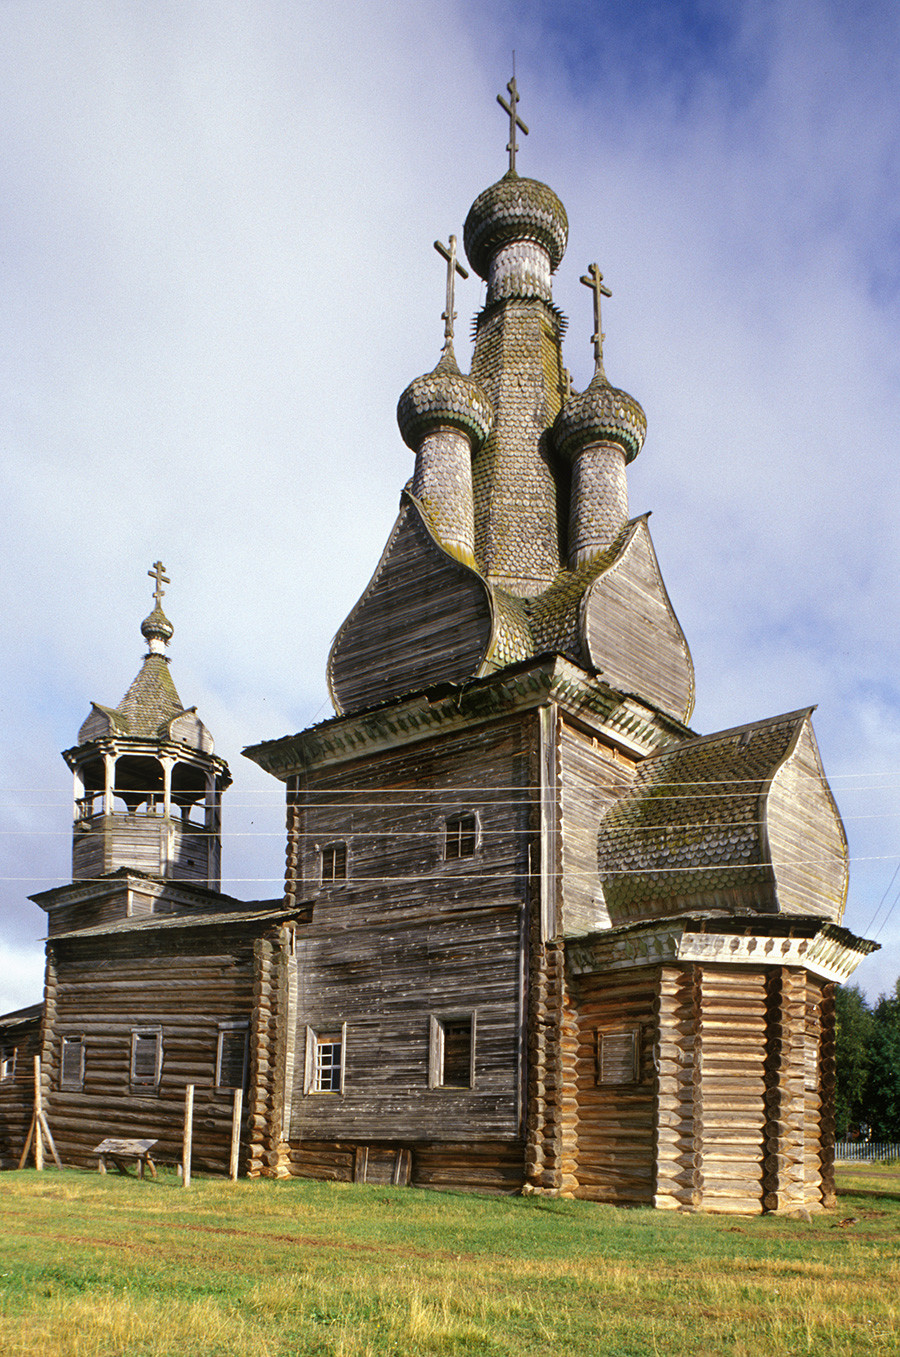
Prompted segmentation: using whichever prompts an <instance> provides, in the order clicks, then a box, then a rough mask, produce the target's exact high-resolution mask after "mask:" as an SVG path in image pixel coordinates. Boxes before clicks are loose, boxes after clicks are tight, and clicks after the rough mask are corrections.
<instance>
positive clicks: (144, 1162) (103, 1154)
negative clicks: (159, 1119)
mask: <svg viewBox="0 0 900 1357" xmlns="http://www.w3.org/2000/svg"><path fill="white" fill-rule="evenodd" d="M155 1144H156V1141H155V1140H115V1139H108V1140H103V1141H101V1142H100V1144H99V1145H98V1146H97V1148H96V1149H95V1150H92V1152H91V1153H92V1154H98V1155H99V1156H100V1161H99V1163H98V1164H97V1172H98V1173H105V1172H106V1165H107V1160H109V1159H111V1160H112V1162H113V1163H114V1164H115V1166H116V1168H117V1169H118V1170H119V1172H120V1173H127V1172H128V1169H127V1167H126V1166H125V1164H124V1163H123V1162H122V1161H123V1160H125V1159H136V1160H137V1173H138V1177H139V1178H143V1176H144V1169H145V1167H146V1168H148V1169H149V1170H150V1176H151V1177H152V1178H155V1177H156V1165H155V1164H154V1162H153V1160H152V1159H151V1158H150V1151H151V1150H152V1148H153V1146H154V1145H155Z"/></svg>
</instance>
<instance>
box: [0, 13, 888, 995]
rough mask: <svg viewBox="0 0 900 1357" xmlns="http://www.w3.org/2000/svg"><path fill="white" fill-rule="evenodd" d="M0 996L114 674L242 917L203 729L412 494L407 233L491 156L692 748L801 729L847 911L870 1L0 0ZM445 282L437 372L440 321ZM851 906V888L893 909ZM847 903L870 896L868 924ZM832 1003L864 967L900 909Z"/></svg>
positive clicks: (872, 331)
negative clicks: (596, 286) (525, 233)
mask: <svg viewBox="0 0 900 1357" xmlns="http://www.w3.org/2000/svg"><path fill="white" fill-rule="evenodd" d="M0 36H2V41H0V176H2V179H0V182H2V193H0V247H2V256H0V257H2V259H3V270H4V276H3V287H2V289H0V437H2V449H3V455H2V459H0V494H2V497H3V502H4V504H5V505H6V506H7V518H8V527H7V531H6V533H5V535H4V543H3V547H2V549H0V551H2V557H0V564H2V575H0V590H2V607H3V616H4V619H5V621H6V630H5V645H4V650H5V664H4V665H3V668H2V676H0V703H2V712H3V717H4V720H5V727H6V734H5V739H4V741H3V743H2V750H0V817H2V823H0V828H2V835H0V842H2V845H3V849H2V853H3V856H2V862H0V876H2V878H3V879H2V882H0V1011H2V1010H4V1009H7V1008H12V1007H14V1006H16V1005H18V1004H24V1003H27V1002H29V1001H31V1000H33V999H35V998H37V997H38V995H39V992H40V984H41V955H42V949H41V947H40V945H39V943H38V942H37V941H36V940H37V939H38V938H39V937H40V935H41V932H42V929H43V923H44V916H43V915H42V913H41V912H40V911H39V910H37V909H36V908H35V907H34V906H32V905H29V904H28V903H27V900H26V897H27V895H28V894H29V893H31V892H32V891H35V890H39V889H43V888H45V887H47V886H50V885H53V884H56V883H58V882H60V881H63V880H65V879H66V878H67V875H68V872H69V865H68V863H69V848H70V833H71V819H70V817H71V801H70V797H71V787H70V781H69V774H68V772H67V770H66V768H65V766H64V764H63V762H62V760H61V759H60V758H59V751H60V750H61V749H64V748H67V747H69V746H70V745H72V744H73V743H74V741H75V738H76V735H77V731H78V728H79V726H80V724H81V721H82V720H83V719H84V716H85V715H86V714H87V711H88V709H89V703H90V701H91V700H92V699H93V700H95V701H99V702H103V703H115V702H118V701H119V700H120V698H121V697H122V695H123V694H124V692H125V690H126V688H127V686H128V684H129V682H130V680H131V679H132V677H133V676H134V674H135V672H136V671H137V668H138V666H139V663H140V658H141V654H142V651H143V646H142V642H141V637H140V635H139V631H138V628H139V624H140V621H141V619H142V617H144V616H145V614H146V613H147V611H148V610H149V606H150V583H149V581H148V580H147V577H146V570H147V568H148V567H149V565H150V564H151V562H152V561H154V560H156V559H157V558H161V559H162V560H163V561H164V562H165V564H166V566H167V568H168V572H169V574H170V575H171V577H172V584H171V586H170V589H169V591H168V593H167V596H166V601H165V602H166V608H167V610H168V613H169V616H170V617H171V619H172V621H173V623H174V625H175V637H174V640H173V644H172V647H171V652H170V653H171V656H172V671H173V676H174V678H175V681H176V683H177V685H178V688H179V692H180V694H181V697H182V699H183V700H184V701H185V702H186V703H188V704H196V705H197V706H198V708H199V711H200V714H201V716H202V717H203V719H204V720H205V722H206V723H207V725H208V726H209V727H210V729H211V730H212V732H213V734H214V735H215V737H216V740H217V749H218V752H220V753H222V754H223V755H224V756H225V757H226V758H227V759H228V760H229V762H230V764H231V767H232V772H233V774H234V778H235V784H234V787H233V789H232V790H231V791H230V792H229V794H228V798H227V800H226V809H225V823H226V846H225V876H226V881H225V886H226V889H230V890H232V891H233V892H234V893H235V894H237V895H239V896H245V897H248V898H252V897H254V896H269V895H273V894H277V892H278V888H279V880H280V875H281V870H282V864H283V829H282V824H283V811H282V797H281V789H280V787H279V786H278V785H276V784H274V783H272V782H271V780H269V779H267V778H265V776H264V775H263V774H262V773H261V772H259V771H258V770H257V769H256V768H255V767H254V766H253V765H251V764H249V763H248V762H247V761H246V760H244V759H242V758H241V756H240V750H241V748H242V747H243V746H244V745H247V744H252V743H255V742H256V741H258V740H261V739H265V738H269V737H274V736H278V735H282V734H285V733H287V732H289V731H294V730H298V729H301V728H302V727H304V726H305V725H307V724H309V723H310V722H311V721H313V720H315V719H321V718H322V717H324V716H325V715H327V714H328V711H329V708H328V704H327V695H326V690H325V682H324V669H325V659H326V655H327V652H328V646H329V643H330V639H331V637H332V636H333V634H334V632H335V630H336V629H337V627H338V626H339V625H340V623H341V621H342V620H343V618H344V617H345V615H346V613H347V612H348V610H349V609H350V607H351V606H352V605H353V603H354V602H355V601H356V599H357V597H358V596H359V594H360V592H361V590H362V588H363V587H364V585H365V583H366V581H367V579H368V577H369V575H370V573H371V571H372V569H373V568H374V566H375V564H376V562H377V560H378V557H379V555H380V552H381V549H382V547H383V545H384V542H385V540H386V537H387V535H388V532H389V530H390V526H391V523H392V521H393V517H394V514H395V511H396V507H397V500H398V495H399V491H400V488H401V487H402V485H403V484H404V482H405V480H406V479H407V477H408V476H409V475H410V473H411V469H412V468H411V458H410V455H409V453H408V450H407V449H406V448H405V447H404V445H403V443H402V441H401V439H400V437H399V433H398V432H397V428H396V423H395V416H394V409H395V405H396V400H397V397H398V396H399V394H400V392H401V391H402V390H403V388H404V387H405V386H406V384H407V382H408V381H409V380H410V379H411V378H412V377H413V376H415V375H416V374H418V373H420V372H423V371H425V370H427V369H428V368H430V367H431V366H432V365H433V363H434V361H435V359H436V358H437V354H438V351H439V349H440V342H441V334H442V327H441V321H440V312H441V309H442V306H443V278H442V275H441V265H440V261H438V260H437V258H436V256H435V255H434V251H433V249H432V241H433V240H434V239H435V238H436V237H437V236H439V235H440V236H441V237H443V238H446V236H447V234H448V233H449V232H450V231H455V232H456V233H457V234H458V235H461V227H462V222H463V220H464V218H465V215H466V212H467V210H468V208H469V205H470V203H471V202H472V200H473V198H474V197H475V195H476V194H477V193H478V192H479V191H480V190H481V189H482V188H484V187H485V186H486V185H487V184H489V183H491V182H492V181H493V180H495V179H496V178H498V177H499V175H500V174H501V173H502V172H503V169H504V166H505V159H506V157H505V150H504V147H505V144H506V134H507V129H506V127H505V125H504V120H503V116H502V114H501V113H500V110H499V109H498V108H497V106H496V103H495V96H496V94H497V92H498V91H500V90H502V89H503V87H504V86H505V83H506V81H507V79H508V78H509V74H510V69H509V68H510V54H511V52H512V50H513V48H515V50H516V54H517V56H516V60H517V72H518V80H519V86H520V90H521V94H522V105H521V113H522V116H523V118H524V119H525V121H526V122H527V123H528V125H529V127H530V129H531V132H530V135H529V136H528V137H527V138H523V139H521V140H522V143H523V144H522V149H521V151H520V158H519V167H520V169H521V171H522V172H523V173H526V174H530V175H533V176H534V177H536V178H539V179H543V180H545V181H546V182H547V183H549V184H551V185H552V187H553V188H554V189H555V190H556V191H557V192H558V193H559V195H560V196H561V198H562V199H563V201H564V203H565V204H566V207H567V209H568V214H569V219H570V226H571V232H570V243H569V249H568V252H567V255H566V257H565V259H564V260H563V262H562V265H561V267H560V269H559V272H558V274H557V277H556V281H555V298H556V301H557V302H558V304H559V305H560V306H561V307H562V309H563V310H564V311H565V312H566V313H567V315H568V316H569V318H570V328H569V333H568V337H567V341H566V359H567V362H568V364H569V366H570V367H571V369H572V371H573V374H574V378H575V381H576V385H583V384H584V383H585V382H586V381H587V380H588V379H589V377H590V373H591V367H592V360H591V346H590V334H591V329H592V326H591V317H590V314H589V310H590V299H589V298H588V297H587V294H586V292H585V290H584V289H583V288H581V287H580V286H579V284H578V277H579V275H580V274H581V273H582V272H583V271H584V268H585V266H586V264H587V263H588V262H590V261H591V260H593V259H596V260H598V262H599V263H600V267H601V268H602V270H603V272H604V274H605V276H606V280H607V282H608V283H609V285H610V287H611V289H612V292H613V296H612V298H611V299H610V301H609V302H608V303H606V305H605V306H604V328H605V331H606V335H607V341H606V350H605V352H606V363H607V371H608V372H609V375H610V378H611V380H613V381H614V382H616V383H617V384H619V385H622V386H624V387H625V388H626V389H627V390H628V391H630V392H631V393H632V394H633V395H634V396H636V397H637V399H638V400H640V401H641V403H642V405H643V406H644V408H645V410H646V411H647V415H648V425H649V427H648V436H647V442H646V445H645V448H644V451H643V452H642V454H641V456H640V457H639V458H638V459H637V461H636V462H635V463H634V464H633V466H632V467H631V468H630V491H631V505H632V510H633V512H635V513H639V512H643V511H644V510H646V509H652V510H653V511H654V512H653V519H652V529H653V534H654V540H655V543H656V546H657V551H658V554H659V557H660V562H661V565H662V569H663V573H664V576H665V579H666V583H667V586H668V589H669V593H670V595H671V597H672V601H673V603H674V606H675V609H676V611H677V613H678V615H679V618H680V620H681V623H682V625H683V627H684V630H685V632H686V634H687V637H688V641H689V643H690V645H691V648H692V651H693V654H694V659H695V663H696V667H697V686H698V703H697V710H696V713H695V717H694V721H693V724H694V726H695V728H696V729H697V730H698V731H702V732H707V731H713V730H716V729H721V728H724V727H728V726H731V725H736V724H739V723H741V722H743V721H749V720H756V719H759V718H761V717H764V716H768V715H772V714H775V713H777V712H781V711H789V710H793V709H795V708H798V707H802V706H806V705H810V704H813V703H817V704H818V710H817V712H816V715H815V718H814V723H815V728H816V732H817V735H818V738H819V742H820V746H821V749H822V754H823V759H824V762H825V767H826V770H827V772H828V774H829V778H830V780H831V784H832V787H833V789H834V792H835V796H836V798H837V800H838V804H839V806H840V808H841V810H842V813H843V815H844V819H845V823H846V827H847V832H848V836H849V840H850V845H851V854H852V859H853V861H852V868H851V889H850V902H849V905H848V911H847V916H846V922H847V924H848V926H849V927H851V928H853V929H854V930H856V931H857V932H862V933H865V932H866V931H867V930H868V929H869V928H870V925H871V923H872V920H873V916H876V911H877V910H878V909H879V906H881V913H880V914H879V915H878V916H877V918H876V919H875V929H877V928H878V925H879V922H880V921H881V920H883V919H884V917H885V916H886V915H887V914H888V911H889V910H890V909H891V906H892V905H893V903H894V901H895V899H896V898H897V895H898V894H900V891H898V882H897V880H893V874H894V871H895V869H896V867H897V864H898V862H900V680H898V674H900V654H898V649H900V647H898V638H897V627H896V622H895V619H896V616H897V613H898V580H900V561H898V533H897V528H896V524H897V520H898V510H900V471H898V458H897V455H896V449H897V441H898V429H900V295H898V294H900V288H898V283H900V274H898V261H900V249H898V246H900V220H898V215H900V191H898V190H900V125H898V124H900V114H898V104H897V97H896V91H897V89H898V88H900V10H898V8H897V7H896V6H895V5H893V4H890V5H889V4H880V3H874V2H873V3H868V4H848V3H844V4H841V5H838V4H836V3H834V4H832V3H825V2H824V0H820V2H819V3H815V2H814V0H795V2H791V0H785V3H775V2H774V0H771V2H770V3H749V2H748V3H741V2H740V0H731V3H722V4H719V3H712V2H711V3H707V4H699V3H698V4H677V3H671V4H652V3H643V4H640V5H636V4H634V3H627V2H626V0H621V2H620V0H609V3H604V4H601V3H587V0H585V2H584V3H576V2H574V0H573V2H572V3H568V2H565V0H564V2H563V3H555V4H551V3H545V2H542V0H532V3H516V4H514V3H512V2H510V3H501V2H500V0H493V3H490V2H489V3H475V0H456V3H454V2H453V0H442V3H440V4H437V3H435V2H434V0H392V2H391V3H381V2H380V0H374V2H373V3H369V4H362V3H359V0H357V3H353V4H351V3H349V2H348V0H336V3H334V4H333V5H332V6H331V7H330V8H329V10H328V13H327V14H326V13H325V12H324V10H323V7H321V6H315V5H312V4H311V3H297V0H293V3H286V2H285V0H215V3H212V2H211V0H210V2H208V3H206V2H204V0H194V2H193V3H190V4H184V3H181V2H180V0H179V2H178V3H175V0H168V2H167V0H158V2H157V3H154V4H153V5H152V6H148V5H146V4H142V3H128V2H126V0H118V2H116V0H70V3H67V4H66V5H64V6H49V5H44V6H40V5H34V4H33V3H32V0H5V3H4V4H3V6H2V7H0ZM480 302H481V294H480V291H479V287H478V286H477V279H475V278H470V280H469V281H468V282H467V283H465V284H460V286H459V288H458V292H457V310H458V312H459V315H460V323H459V327H458V328H459V337H460V341H461V342H460V343H459V344H458V346H457V349H458V355H459V357H460V360H461V361H464V360H465V357H466V353H465V345H464V344H463V343H462V339H463V337H464V336H465V335H467V334H468V324H467V320H468V317H469V316H470V315H471V314H473V313H474V312H475V311H476V310H477V309H478V307H479V305H480ZM892 882H893V884H892ZM882 901H883V904H882V903H881V902H882ZM879 941H881V942H882V943H884V950H883V951H882V952H881V953H879V954H878V956H877V957H875V958H873V959H871V960H869V961H868V962H867V963H865V965H864V966H863V967H862V968H861V970H860V971H859V972H858V979H859V981H860V983H861V984H863V985H864V986H865V987H866V988H867V989H868V990H869V991H870V992H872V993H877V992H878V991H879V990H880V989H884V988H888V987H891V986H892V985H893V982H894V979H895V977H896V976H897V974H898V972H900V905H898V906H897V907H896V908H895V909H893V912H892V913H891V914H890V917H889V918H888V919H887V922H886V924H885V926H884V928H883V931H882V932H881V933H880V936H879Z"/></svg>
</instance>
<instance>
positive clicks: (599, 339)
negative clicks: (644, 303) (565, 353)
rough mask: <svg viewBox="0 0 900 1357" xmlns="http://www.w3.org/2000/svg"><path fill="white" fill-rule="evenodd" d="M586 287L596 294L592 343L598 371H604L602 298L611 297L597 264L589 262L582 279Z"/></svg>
mask: <svg viewBox="0 0 900 1357" xmlns="http://www.w3.org/2000/svg"><path fill="white" fill-rule="evenodd" d="M580 281H581V282H582V283H584V285H585V287H589V288H590V289H591V291H592V292H593V294H594V333H593V334H592V335H591V343H592V344H593V346H594V363H595V366H596V371H597V372H602V371H603V339H604V335H603V331H602V330H601V328H600V298H601V297H611V296H612V293H611V292H610V290H609V288H608V287H606V286H604V283H603V274H602V273H601V272H600V270H599V268H598V267H597V265H596V264H588V271H587V273H586V274H585V275H584V276H583V277H582V278H581V280H580Z"/></svg>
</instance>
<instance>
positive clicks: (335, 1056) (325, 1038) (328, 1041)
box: [303, 1023, 347, 1093]
mask: <svg viewBox="0 0 900 1357" xmlns="http://www.w3.org/2000/svg"><path fill="white" fill-rule="evenodd" d="M346 1054H347V1024H346V1023H342V1024H341V1026H340V1027H338V1028H334V1029H331V1030H329V1031H325V1032H314V1031H313V1029H312V1028H311V1027H307V1029H306V1073H305V1078H304V1080H303V1092H304V1093H343V1091H344V1067H345V1062H346Z"/></svg>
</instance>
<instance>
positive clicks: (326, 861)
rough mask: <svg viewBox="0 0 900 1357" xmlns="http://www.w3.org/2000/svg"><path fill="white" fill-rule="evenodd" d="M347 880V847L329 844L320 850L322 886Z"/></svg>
mask: <svg viewBox="0 0 900 1357" xmlns="http://www.w3.org/2000/svg"><path fill="white" fill-rule="evenodd" d="M346 880H347V845H346V844H345V843H329V844H326V846H325V847H324V848H323V849H322V885H323V886H332V885H334V883H335V882H336V881H346Z"/></svg>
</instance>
